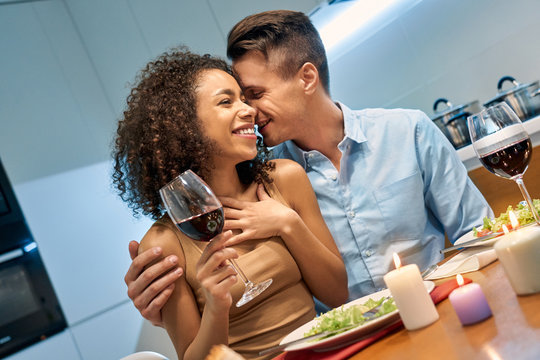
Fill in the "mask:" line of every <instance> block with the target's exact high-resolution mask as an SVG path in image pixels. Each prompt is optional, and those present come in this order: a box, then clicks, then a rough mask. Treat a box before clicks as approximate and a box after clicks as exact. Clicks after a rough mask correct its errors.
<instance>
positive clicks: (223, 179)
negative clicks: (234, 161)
mask: <svg viewBox="0 0 540 360" xmlns="http://www.w3.org/2000/svg"><path fill="white" fill-rule="evenodd" d="M208 185H209V186H210V187H211V188H212V190H213V191H214V193H215V194H216V195H217V196H218V197H219V196H227V197H232V198H241V197H242V195H243V194H244V193H245V191H246V189H247V188H248V187H249V185H246V184H243V183H242V182H241V181H240V178H239V177H238V172H237V171H236V167H235V166H233V167H230V166H229V167H216V168H214V169H212V171H211V174H210V176H209V179H208Z"/></svg>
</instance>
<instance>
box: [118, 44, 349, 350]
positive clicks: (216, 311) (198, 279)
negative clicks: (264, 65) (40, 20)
mask: <svg viewBox="0 0 540 360" xmlns="http://www.w3.org/2000/svg"><path fill="white" fill-rule="evenodd" d="M255 115H256V114H255V110H254V109H253V108H251V107H250V106H249V105H248V104H246V103H245V101H244V97H243V95H242V92H241V89H240V87H239V85H238V83H237V82H236V80H235V79H234V78H233V77H232V76H231V72H230V69H229V67H228V66H227V64H226V63H225V62H224V61H222V60H220V59H216V58H212V57H210V56H208V55H205V56H199V55H195V54H193V53H190V52H189V51H187V50H186V49H181V50H177V51H173V52H171V53H165V54H163V55H162V56H161V57H159V58H158V59H157V60H156V61H154V62H151V63H149V64H148V65H147V66H146V68H145V69H144V70H143V71H142V73H141V74H140V75H139V78H138V83H137V86H136V87H135V88H134V89H133V90H132V91H131V94H130V96H129V97H128V103H127V110H126V111H125V112H124V117H123V119H122V120H121V121H120V122H119V125H118V131H117V138H116V142H115V150H114V160H115V172H114V174H113V178H114V183H115V185H116V187H117V188H118V190H119V192H120V196H121V197H122V199H123V200H125V201H126V202H128V204H129V206H130V207H131V208H132V209H133V211H134V212H135V213H136V214H137V213H142V214H144V215H150V216H151V217H152V218H153V219H155V220H157V221H156V222H155V223H154V225H153V226H152V227H151V228H150V229H149V230H148V232H147V233H146V235H145V236H144V238H143V239H142V240H141V246H140V249H139V251H140V252H142V251H144V249H148V248H150V247H153V246H159V247H161V248H162V249H163V257H166V256H169V255H176V256H177V257H178V259H179V260H178V262H179V266H181V267H182V268H183V269H184V272H185V276H183V277H181V278H180V279H179V280H178V281H177V283H176V284H175V287H174V290H173V294H172V296H171V298H170V299H169V301H168V302H167V304H166V305H165V307H164V308H163V311H162V314H163V321H164V325H165V328H166V329H167V332H168V334H169V336H170V337H171V339H172V342H173V344H174V346H175V348H176V351H177V353H178V357H179V358H180V359H202V358H204V357H205V356H206V354H207V353H208V351H209V349H210V348H211V346H212V345H214V344H228V345H229V346H230V347H231V348H233V349H234V350H236V351H237V352H239V353H240V354H242V355H243V356H245V357H247V358H255V357H257V354H258V352H259V351H260V350H262V349H264V348H266V347H269V346H272V345H276V344H277V343H279V341H280V340H281V339H282V338H283V336H285V335H286V334H288V333H289V332H290V331H292V330H294V329H295V328H297V327H298V326H300V325H302V324H303V323H305V322H307V321H309V320H311V319H312V318H313V317H314V315H315V311H314V304H313V299H312V294H313V295H314V296H315V297H317V298H318V299H319V300H321V301H322V302H324V303H326V304H327V305H329V306H338V305H340V304H342V303H343V302H344V301H345V300H346V299H347V295H348V294H347V277H346V272H345V267H344V265H343V261H342V260H341V258H340V255H339V252H338V250H337V247H336V245H335V243H334V242H333V239H332V236H331V235H330V232H329V231H328V228H327V227H326V225H325V223H324V221H323V219H322V216H321V214H320V211H319V208H318V205H317V201H316V198H315V195H314V193H313V190H312V189H311V185H310V183H309V180H308V178H307V176H306V174H305V172H304V170H303V169H302V168H301V167H300V166H299V165H297V164H296V163H294V162H292V161H288V160H275V161H271V162H269V161H267V155H268V153H267V151H266V149H264V148H262V145H260V149H259V150H258V146H257V137H256V135H255V133H254V120H255ZM187 169H192V170H193V171H194V172H196V173H197V174H198V175H199V176H201V177H202V178H203V179H204V180H205V181H206V182H207V183H208V184H209V186H210V187H211V188H212V189H213V191H214V192H215V193H216V195H217V196H218V197H220V199H221V201H222V203H223V205H224V208H225V226H224V230H226V231H224V232H223V233H222V234H220V235H218V236H216V237H215V238H214V239H213V240H212V241H211V242H210V243H203V242H199V241H194V240H191V239H189V238H188V237H186V236H185V235H184V234H183V233H182V232H180V231H179V230H178V229H177V228H176V227H175V226H174V224H173V223H172V222H171V221H170V220H169V218H168V216H166V215H164V214H165V209H164V207H163V205H162V203H161V201H160V198H159V194H158V190H159V189H160V188H161V187H162V186H163V185H165V184H166V183H168V182H169V181H170V180H172V179H173V178H174V177H176V176H177V175H179V174H180V173H182V172H183V171H185V170H187ZM240 206H241V207H242V209H243V214H245V213H248V214H249V215H248V216H243V217H241V218H240V217H239V216H238V207H240ZM226 245H230V246H228V247H226ZM232 258H236V259H237V261H238V263H239V265H240V266H241V268H242V270H243V271H244V272H245V273H246V274H247V276H248V277H250V279H252V280H254V281H257V280H264V279H267V278H272V279H273V281H274V282H273V283H272V285H271V286H270V287H269V288H268V289H267V290H265V291H264V292H263V293H262V294H260V295H259V296H258V297H257V298H255V299H254V300H252V301H250V302H249V303H247V304H246V305H244V306H242V307H240V308H237V307H235V306H231V305H232V304H233V303H235V302H236V301H237V300H238V299H239V298H240V296H241V294H242V292H243V287H244V285H243V283H242V282H240V281H238V279H237V276H236V273H235V272H234V270H233V269H232V268H231V266H229V265H227V262H226V260H228V259H232Z"/></svg>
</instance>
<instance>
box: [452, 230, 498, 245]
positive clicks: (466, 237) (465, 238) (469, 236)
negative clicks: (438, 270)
mask: <svg viewBox="0 0 540 360" xmlns="http://www.w3.org/2000/svg"><path fill="white" fill-rule="evenodd" d="M498 234H499V235H502V234H503V233H498ZM474 239H476V236H474V235H473V232H472V230H471V231H469V232H468V233H466V234H465V235H463V236H462V237H460V238H459V239H457V240H456V242H455V243H454V245H459V244H461V243H464V242H467V241H470V240H474ZM497 240H499V236H496V237H494V238H492V239H489V240H484V241H478V242H475V243H471V244H469V245H465V246H463V247H470V246H491V245H493V244H495V242H497Z"/></svg>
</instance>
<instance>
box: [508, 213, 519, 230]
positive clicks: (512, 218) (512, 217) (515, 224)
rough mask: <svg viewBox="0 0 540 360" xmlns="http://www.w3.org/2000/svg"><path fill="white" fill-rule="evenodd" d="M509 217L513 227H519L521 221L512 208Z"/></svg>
mask: <svg viewBox="0 0 540 360" xmlns="http://www.w3.org/2000/svg"><path fill="white" fill-rule="evenodd" d="M508 217H509V218H510V223H511V224H512V229H517V228H518V227H519V221H518V219H517V217H516V214H514V212H513V211H512V210H510V211H509V212H508Z"/></svg>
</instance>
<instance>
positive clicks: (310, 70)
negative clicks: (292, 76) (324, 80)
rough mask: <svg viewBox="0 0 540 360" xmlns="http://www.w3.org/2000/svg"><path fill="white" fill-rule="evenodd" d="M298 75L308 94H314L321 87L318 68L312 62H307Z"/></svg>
mask: <svg viewBox="0 0 540 360" xmlns="http://www.w3.org/2000/svg"><path fill="white" fill-rule="evenodd" d="M298 75H299V78H300V81H301V82H302V86H303V88H304V91H305V92H306V94H312V93H313V92H314V91H315V90H316V89H317V86H318V85H319V72H318V71H317V67H316V66H315V65H313V64H312V63H310V62H306V63H304V65H302V67H301V68H300V70H298Z"/></svg>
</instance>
